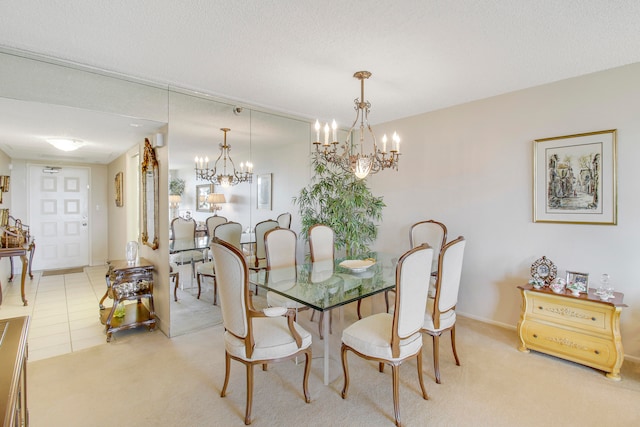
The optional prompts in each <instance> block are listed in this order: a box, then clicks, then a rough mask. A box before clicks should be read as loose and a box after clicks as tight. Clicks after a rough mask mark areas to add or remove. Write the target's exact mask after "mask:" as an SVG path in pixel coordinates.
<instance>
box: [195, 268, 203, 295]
mask: <svg viewBox="0 0 640 427" xmlns="http://www.w3.org/2000/svg"><path fill="white" fill-rule="evenodd" d="M200 276H202V274H200V273H198V274H197V275H196V282H198V297H197V299H200V292H201V291H202V288H201V287H200Z"/></svg>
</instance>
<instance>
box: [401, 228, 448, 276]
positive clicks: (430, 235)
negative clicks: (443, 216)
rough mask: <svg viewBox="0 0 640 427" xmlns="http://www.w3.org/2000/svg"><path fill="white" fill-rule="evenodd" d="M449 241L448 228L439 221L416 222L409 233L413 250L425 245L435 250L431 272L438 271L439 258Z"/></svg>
mask: <svg viewBox="0 0 640 427" xmlns="http://www.w3.org/2000/svg"><path fill="white" fill-rule="evenodd" d="M446 241H447V227H446V226H445V225H444V224H443V223H441V222H438V221H434V220H432V219H430V220H428V221H420V222H416V223H415V224H413V225H412V226H411V230H410V232H409V243H410V245H411V247H412V248H415V247H416V246H420V245H421V244H423V243H426V244H428V245H429V246H431V247H432V248H433V260H432V263H431V272H435V271H437V269H438V256H439V255H440V251H441V250H442V247H443V246H444V244H445V242H446Z"/></svg>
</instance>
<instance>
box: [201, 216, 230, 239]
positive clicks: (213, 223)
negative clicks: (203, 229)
mask: <svg viewBox="0 0 640 427" xmlns="http://www.w3.org/2000/svg"><path fill="white" fill-rule="evenodd" d="M225 222H227V218H225V217H223V216H218V215H214V216H210V217H209V218H207V220H206V221H205V223H206V224H207V235H208V236H209V239H211V237H212V236H213V229H214V228H216V227H217V226H218V225H220V224H224V223H225Z"/></svg>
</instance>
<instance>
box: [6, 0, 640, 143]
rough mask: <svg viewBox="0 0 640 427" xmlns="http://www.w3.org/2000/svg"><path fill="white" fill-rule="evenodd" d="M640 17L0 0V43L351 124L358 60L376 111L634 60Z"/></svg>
mask: <svg viewBox="0 0 640 427" xmlns="http://www.w3.org/2000/svg"><path fill="white" fill-rule="evenodd" d="M639 22H640V2H638V1H636V0H536V1H531V0H484V1H483V0H449V1H443V0H401V1H399V0H393V1H387V0H366V1H362V0H351V1H344V0H341V1H338V0H323V1H317V0H314V1H311V0H297V1H285V0H280V1H278V0H262V1H253V2H250V1H246V2H245V1H238V0H193V1H189V2H180V1H175V0H140V1H135V2H131V1H127V0H110V1H102V2H89V1H86V0H67V1H64V2H60V1H51V2H43V1H34V0H3V1H2V2H0V46H3V47H7V48H12V49H20V50H26V51H29V52H34V53H38V54H43V55H46V56H52V57H55V58H60V59H63V60H68V61H73V62H77V63H81V64H85V65H89V66H92V67H98V68H101V69H105V70H109V71H115V72H119V73H123V74H126V75H130V76H134V77H139V78H143V79H146V80H150V81H153V82H157V83H160V84H172V85H176V86H179V87H183V88H187V89H195V90H199V91H202V92H206V93H209V94H212V95H218V96H222V97H225V98H229V99H232V100H235V101H237V102H240V103H242V102H245V103H248V104H252V105H256V106H261V107H267V108H271V109H274V110H277V111H281V112H284V113H290V114H295V115H299V116H303V117H308V118H316V117H317V118H320V119H321V120H329V119H331V118H336V119H337V120H338V122H339V124H340V125H341V126H344V127H346V126H348V125H350V124H351V121H352V120H353V118H354V115H353V104H352V102H353V99H354V98H356V97H359V95H360V89H359V85H358V81H357V80H355V79H353V77H352V75H353V73H354V72H355V71H358V70H368V71H371V72H372V73H373V76H372V77H371V79H369V80H368V81H367V83H366V85H365V89H366V90H365V95H366V98H367V99H368V100H369V101H370V102H371V103H372V109H371V114H370V119H371V122H372V124H376V123H381V122H385V121H389V120H394V119H397V118H400V117H406V116H411V115H415V114H420V113H423V112H427V111H431V110H435V109H440V108H443V107H447V106H451V105H456V104H460V103H464V102H468V101H472V100H476V99H482V98H486V97H490V96H495V95H498V94H502V93H507V92H511V91H515V90H519V89H524V88H528V87H532V86H537V85H541V84H545V83H549V82H553V81H558V80H562V79H566V78H570V77H574V76H578V75H583V74H588V73H592V72H596V71H601V70H605V69H609V68H613V67H617V66H621V65H625V64H630V63H634V62H639V61H640V25H638V23H639ZM0 108H2V106H1V105H0ZM0 114H3V116H4V113H3V112H2V110H0ZM31 117H33V116H31ZM54 118H55V119H58V117H57V116H56V117H54V116H51V119H54ZM42 120H46V118H43V119H42ZM3 121H4V120H3ZM25 126H28V124H25ZM127 126H128V124H127ZM2 127H4V125H3V126H2ZM25 131H26V129H25ZM13 132H20V131H19V130H17V129H14V130H13ZM4 136H6V135H2V134H1V133H0V138H2V140H3V141H7V139H6V138H4ZM6 144H9V143H6ZM6 144H5V145H4V146H2V148H3V149H5V148H8V149H9V150H10V148H11V147H7V146H6ZM126 148H128V147H126ZM121 149H123V148H122V147H119V146H117V145H114V146H113V148H110V150H111V151H113V152H118V151H119V150H121ZM80 151H81V150H78V154H79V153H80ZM7 154H9V155H11V153H7Z"/></svg>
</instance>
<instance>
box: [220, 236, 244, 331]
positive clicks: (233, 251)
mask: <svg viewBox="0 0 640 427" xmlns="http://www.w3.org/2000/svg"><path fill="white" fill-rule="evenodd" d="M241 227H242V226H241ZM211 252H212V254H213V264H214V269H215V272H216V282H217V283H218V297H219V298H220V310H221V311H222V323H223V324H224V328H225V330H227V331H229V332H230V333H232V334H233V335H235V336H237V337H239V338H245V337H246V336H247V335H248V334H249V333H250V327H251V326H250V322H249V321H248V314H247V301H250V296H249V283H248V277H249V275H248V270H247V263H246V261H245V258H244V256H243V255H242V252H240V250H239V249H237V248H236V247H234V246H233V245H230V244H229V243H228V242H226V241H224V240H221V239H219V238H217V237H214V238H213V239H212V241H211Z"/></svg>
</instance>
